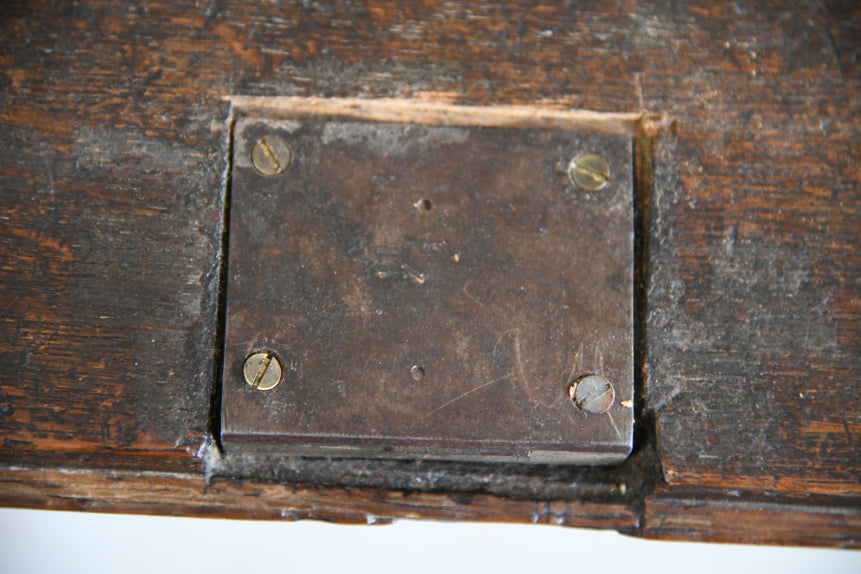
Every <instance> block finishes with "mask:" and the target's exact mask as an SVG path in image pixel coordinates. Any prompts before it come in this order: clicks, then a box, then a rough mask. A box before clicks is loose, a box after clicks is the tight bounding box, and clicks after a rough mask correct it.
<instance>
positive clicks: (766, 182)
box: [0, 1, 861, 545]
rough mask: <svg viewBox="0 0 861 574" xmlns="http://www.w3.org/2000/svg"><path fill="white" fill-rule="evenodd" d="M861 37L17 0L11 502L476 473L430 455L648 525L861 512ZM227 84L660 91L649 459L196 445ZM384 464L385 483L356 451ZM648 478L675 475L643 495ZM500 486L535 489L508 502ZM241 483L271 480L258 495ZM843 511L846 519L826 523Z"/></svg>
mask: <svg viewBox="0 0 861 574" xmlns="http://www.w3.org/2000/svg"><path fill="white" fill-rule="evenodd" d="M859 38H861V9H859V8H858V7H857V5H855V4H854V3H852V2H822V3H809V4H805V5H803V6H797V7H793V8H787V7H785V6H784V5H783V4H782V3H778V2H734V3H729V2H726V3H725V2H717V1H709V2H700V3H691V4H683V5H677V4H645V3H643V4H641V3H639V2H633V1H631V2H627V1H620V2H612V3H607V2H584V3H580V4H578V5H576V6H574V5H571V4H569V5H563V4H561V3H560V4H558V5H553V6H533V5H532V3H528V2H519V3H517V2H515V3H510V4H505V5H499V4H492V3H475V4H471V3H464V2H444V3H443V2H422V3H419V2H407V3H393V2H362V3H352V4H349V5H341V4H327V3H299V2H281V3H277V4H268V3H262V4H261V5H250V4H249V3H239V2H232V1H216V2H212V3H200V4H197V3H192V2H184V3H183V2H166V1H150V2H147V3H146V4H145V5H140V6H134V5H128V4H126V3H121V2H112V1H104V2H96V1H93V2H80V3H72V4H69V3H65V2H7V3H6V4H5V5H4V8H3V11H2V14H0V130H2V131H0V133H2V136H0V137H2V142H3V146H2V148H0V201H2V208H0V437H2V442H0V461H1V462H2V465H3V468H4V476H5V477H6V479H5V481H4V482H3V483H2V484H3V486H2V487H0V492H2V497H3V498H2V500H3V502H4V503H5V504H25V505H51V504H54V503H53V502H50V498H48V495H47V493H48V492H50V491H51V489H58V492H65V491H68V492H71V493H73V497H83V498H86V496H84V495H85V494H86V493H85V492H83V491H78V490H76V489H77V487H76V486H75V484H76V481H78V480H79V479H80V477H78V476H77V475H75V474H74V473H73V474H70V472H71V471H72V470H74V472H90V471H87V468H96V467H97V468H99V469H101V470H100V472H105V473H108V474H110V473H111V472H116V473H120V474H122V475H123V476H124V477H127V478H124V479H123V480H130V481H132V482H136V483H137V484H138V485H139V487H140V490H137V489H130V490H129V493H130V495H129V496H128V497H124V498H116V497H113V495H112V494H111V492H112V491H111V490H109V489H107V488H102V487H98V488H97V487H96V486H93V489H92V492H91V494H92V497H91V500H92V501H93V502H92V503H91V504H92V507H93V508H97V509H106V508H107V507H108V506H110V505H108V501H112V502H111V504H112V506H110V508H111V509H114V510H128V511H138V512H143V511H149V509H153V510H151V511H154V512H165V513H174V512H175V513H197V512H201V513H205V512H209V513H211V514H220V515H243V512H247V513H253V512H259V513H260V516H264V515H265V516H269V515H271V513H270V511H269V510H263V509H264V507H266V506H267V504H268V505H269V507H270V508H272V509H274V508H287V509H289V508H294V507H295V508H297V509H301V508H303V507H302V505H301V503H300V501H299V500H298V499H297V498H290V497H287V498H278V496H280V495H275V494H272V493H271V492H270V491H267V490H265V489H263V490H256V489H259V488H263V487H259V486H254V485H256V484H257V483H256V482H254V480H252V479H251V478H246V480H242V481H238V482H232V481H228V482H226V483H224V484H229V485H231V486H230V488H231V489H233V491H232V492H233V493H234V495H235V497H234V498H233V499H232V501H231V502H230V503H228V504H227V505H226V506H224V505H219V504H218V503H215V502H214V503H213V504H212V505H211V506H208V503H207V502H206V501H207V500H209V499H208V498H207V497H208V496H209V494H210V493H211V492H212V491H211V490H210V489H205V490H204V489H203V487H202V485H203V484H204V483H203V480H204V477H205V476H206V475H207V473H208V474H209V475H210V476H211V475H212V474H215V475H218V474H219V473H225V474H230V473H233V477H232V478H235V477H236V476H241V475H244V474H253V475H254V476H257V477H258V478H265V477H267V476H268V477H270V478H272V479H278V480H290V481H292V483H294V484H297V483H302V484H326V485H330V487H331V488H342V487H349V486H350V484H351V481H354V482H356V483H359V484H360V485H362V486H363V487H364V488H369V489H372V488H376V489H377V490H368V491H358V492H361V493H362V494H356V493H353V494H352V495H351V496H354V497H355V498H356V499H357V500H358V499H361V498H363V497H364V498H366V499H368V500H371V499H373V498H374V497H375V496H378V495H379V493H380V492H385V493H387V494H386V496H392V497H397V496H400V495H399V494H398V492H397V491H399V490H403V489H404V488H405V486H404V485H406V484H407V483H408V480H407V479H406V477H409V476H411V477H413V478H414V479H415V478H418V479H428V480H430V479H431V478H433V477H438V476H439V475H440V473H442V475H446V476H453V477H467V476H468V477H469V480H466V479H464V480H463V481H460V482H459V481H458V480H451V481H448V482H446V481H443V483H444V486H441V487H440V488H443V489H445V492H443V493H441V494H436V495H434V496H435V497H434V496H430V494H429V495H428V496H429V497H430V498H429V499H428V502H427V504H425V505H422V506H421V508H420V509H418V510H414V511H413V512H415V514H419V515H422V516H427V517H445V516H449V517H455V518H457V519H467V518H475V519H481V518H482V517H483V516H490V517H492V519H494V520H519V519H524V518H525V517H528V516H529V512H531V511H524V510H523V509H526V508H530V509H531V508H532V506H530V505H531V504H535V502H534V501H535V500H539V501H540V500H545V501H546V500H551V499H552V500H557V499H566V500H582V499H585V500H587V501H589V504H598V505H600V504H606V505H607V506H605V508H606V512H607V515H608V516H614V517H616V518H612V519H608V522H607V523H606V524H607V525H610V526H613V527H619V525H620V524H624V525H625V526H624V527H625V528H629V527H630V524H631V522H630V513H631V512H632V511H633V512H634V513H635V515H636V516H637V520H638V526H636V528H635V529H634V530H633V531H634V532H637V533H640V534H646V535H649V536H660V537H665V536H670V537H681V538H703V539H716V540H729V539H732V540H742V539H743V540H758V541H764V542H768V541H780V542H793V541H796V542H805V543H807V542H810V541H812V542H813V543H816V544H836V545H841V544H845V543H846V540H847V539H851V540H857V538H858V536H859V534H858V532H859V528H858V523H857V516H858V508H857V500H858V495H859V491H861V477H859V472H858V462H859V456H858V451H857V446H856V445H857V443H858V440H859V437H861V432H859V431H861V401H859V399H858V396H859V394H858V390H859V374H858V373H859V372H861V364H859V361H861V344H859V340H861V338H859V332H861V328H859V327H861V325H859V317H861V298H859V288H858V286H859V281H861V277H859V269H861V255H859V249H858V246H859V244H861V241H859V239H861V221H859V211H858V205H859V199H861V198H859V195H861V191H859V189H861V185H859V183H861V170H859V169H858V165H859V149H861V145H859V143H861V137H859V130H861V117H859V116H861V99H859V93H861V90H859V87H861V77H859V76H861V58H860V57H859V51H861V43H859ZM235 96H242V97H247V96H303V97H308V96H314V97H320V98H329V97H352V98H364V99H368V98H381V97H387V98H400V99H404V98H413V99H415V98H419V99H422V100H424V101H428V102H432V103H458V104H466V105H486V104H494V105H526V106H530V105H536V104H541V105H543V106H546V105H554V106H561V107H563V108H567V109H580V110H591V111H598V112H607V113H613V114H623V115H624V114H640V113H642V112H644V111H648V112H650V113H653V114H662V115H664V117H666V118H667V121H668V122H671V124H672V126H673V127H672V129H671V130H665V131H664V132H662V133H661V134H660V135H659V137H658V138H657V139H654V140H653V139H651V137H647V135H648V134H644V135H643V136H642V137H641V139H640V141H639V142H638V150H640V153H641V155H640V166H639V169H638V175H639V183H640V186H639V188H638V194H639V196H640V214H639V215H640V217H641V218H642V219H641V221H642V224H641V227H640V232H641V233H640V240H641V256H642V257H641V259H642V265H641V267H640V270H639V272H640V274H641V278H642V284H641V291H640V299H639V301H638V308H639V309H640V322H639V324H638V332H637V337H638V344H639V345H640V348H639V350H638V353H639V354H638V357H639V361H640V364H641V367H642V376H641V378H640V380H638V389H639V390H640V393H639V398H638V401H637V408H638V415H639V420H640V428H639V429H638V439H637V440H638V441H639V442H638V445H637V448H636V450H635V456H634V458H633V459H632V461H630V462H629V463H626V464H625V465H623V466H622V467H619V468H614V469H611V468H597V469H593V470H589V471H584V470H582V469H564V468H539V467H535V468H527V469H521V468H513V467H509V466H492V465H490V466H487V467H477V468H468V469H464V468H462V467H459V466H457V465H451V466H449V467H433V468H432V471H431V470H428V469H425V468H412V469H408V468H400V469H399V470H398V471H397V472H394V471H393V472H392V474H391V475H388V474H385V472H383V473H381V474H378V475H374V473H373V471H372V470H369V469H367V468H365V469H364V471H362V472H364V473H365V474H362V472H360V471H359V469H358V467H356V466H351V464H354V463H348V462H342V463H338V464H335V465H329V466H326V465H325V464H324V463H322V462H319V461H316V462H315V461H298V462H297V463H296V464H297V466H296V467H294V468H293V469H290V468H281V469H280V470H279V469H277V468H276V469H274V470H270V471H268V474H267V470H266V467H265V465H262V464H260V462H261V461H241V462H242V463H241V464H240V463H239V462H237V461H224V460H219V458H218V456H217V451H214V450H213V449H211V448H209V447H207V445H208V444H209V442H208V440H209V438H208V437H210V433H211V432H212V430H213V429H212V427H211V425H210V421H211V414H212V411H211V404H212V395H213V394H214V393H215V392H216V384H215V382H216V379H217V373H216V371H215V369H214V367H213V365H215V364H216V360H215V359H216V357H215V354H216V351H217V347H218V341H217V329H216V325H217V322H218V309H219V296H220V286H221V279H222V273H223V268H222V257H223V256H224V252H223V250H222V246H223V236H222V233H223V223H224V222H223V217H224V213H225V207H226V204H225V199H226V197H227V185H226V184H227V182H226V173H227V172H226V167H227V165H226V158H227V157H228V156H229V149H228V137H227V128H228V118H229V116H230V106H229V104H228V103H227V100H226V99H225V98H227V99H229V98H230V97H235ZM625 117H627V116H625ZM649 158H653V161H648V160H649ZM213 453H215V454H213ZM198 456H199V457H202V459H201V458H197V457H198ZM264 462H265V461H264ZM355 464H358V463H355ZM40 469H45V470H40ZM345 469H347V470H345ZM349 469H352V470H349ZM354 471H355V472H354ZM162 472H170V473H178V474H177V475H176V476H178V477H179V478H167V477H165V475H162V474H158V473H162ZM369 472H370V473H371V475H373V476H374V480H373V481H366V482H362V481H361V480H360V479H359V478H357V477H361V476H368V475H367V473H369ZM123 473H125V474H123ZM148 473H149V474H148ZM152 473H156V474H152ZM100 476H101V475H100ZM170 476H171V477H173V476H174V475H170ZM135 477H137V478H135ZM389 477H391V478H389ZM394 477H397V478H394ZM545 479H546V480H545ZM88 480H89V479H88ZM172 480H180V481H181V482H182V483H183V484H184V485H190V486H187V487H186V486H183V487H182V488H179V491H180V492H183V493H185V495H188V496H190V493H191V492H195V493H196V496H197V497H198V500H197V501H196V502H195V503H194V504H191V505H189V504H186V503H185V502H184V501H182V500H179V499H178V498H173V497H172V496H169V495H168V494H166V492H169V491H170V490H171V488H173V487H171V486H170V485H169V484H168V485H167V486H166V488H167V490H166V491H164V492H165V494H159V492H161V491H159V490H158V485H159V484H167V483H169V482H170V481H172ZM85 482H86V481H85ZM369 482H373V483H374V484H375V485H376V486H372V485H371V484H369ZM431 482H432V483H433V481H431ZM661 482H666V485H665V487H664V488H666V489H667V490H665V491H662V492H663V494H662V496H663V498H660V499H654V498H649V495H650V492H651V491H652V490H653V489H654V487H655V485H656V484H659V483H661ZM218 484H220V483H218ZM415 484H418V483H415ZM434 484H440V483H439V482H436V483H434ZM545 484H551V485H553V486H552V488H549V487H548V488H549V490H544V488H545V487H544V486H543V485H545ZM620 484H624V485H626V487H625V492H626V493H625V494H624V495H621V494H620V488H619V485H620ZM27 485H29V486H27ZM482 485H485V486H482ZM487 485H492V486H487ZM221 488H226V486H222V487H221ZM278 488H285V489H289V488H292V487H287V486H284V487H278ZM700 488H706V489H708V492H709V495H708V496H709V497H711V498H710V500H712V499H714V500H719V499H720V498H721V497H722V496H726V497H729V496H730V494H731V493H733V492H735V491H738V492H741V493H742V496H743V498H746V499H750V500H751V501H754V502H751V504H752V505H753V506H747V507H745V508H746V509H748V510H745V511H744V512H736V511H735V510H732V511H725V507H721V506H720V504H717V503H716V504H717V506H715V508H718V507H720V508H724V510H721V511H719V512H718V511H712V510H703V511H700V510H696V513H701V512H704V513H706V514H707V515H708V516H707V519H706V518H705V517H704V518H703V519H702V520H694V519H688V518H686V517H688V516H690V514H689V513H691V512H693V511H692V508H701V507H700V506H697V504H699V502H698V501H699V500H700V499H701V497H702V496H705V495H703V494H702V491H700V490H697V489H700ZM614 489H615V490H614ZM673 489H677V490H675V491H674V490H673ZM144 491H148V492H149V494H144V493H143V492H144ZM550 491H552V492H553V493H554V494H553V496H550V494H551V493H550ZM242 492H249V493H253V492H257V493H258V494H259V496H255V495H253V494H252V495H251V496H248V497H243V496H242V494H241V493H242ZM321 492H329V491H326V490H325V489H324V490H322V491H321ZM333 492H334V491H333ZM674 492H675V493H678V494H674ZM446 493H450V494H451V495H452V496H455V494H456V500H460V499H458V498H457V496H460V495H465V494H471V495H477V496H482V497H487V498H482V499H481V500H482V501H483V503H482V504H486V505H487V508H490V507H494V508H496V510H479V509H478V507H477V506H470V505H467V504H461V503H456V504H459V505H460V506H458V507H457V511H456V512H455V511H452V512H451V513H450V514H444V513H443V511H442V510H440V508H442V507H443V506H444V505H446V504H449V503H448V502H445V500H446V498H445V497H446V496H448V494H446ZM721 493H723V494H721ZM766 495H767V496H769V497H770V498H769V500H770V501H771V504H772V505H773V506H770V507H769V508H772V509H774V508H778V510H776V511H775V512H777V513H778V514H779V515H780V516H784V517H791V519H790V518H787V519H786V520H785V521H784V522H782V524H785V525H786V526H785V529H784V530H783V531H782V533H780V534H779V535H775V536H774V537H769V536H765V535H762V536H759V535H757V533H756V532H753V531H752V529H751V528H749V527H748V525H747V524H746V521H748V520H749V519H750V517H751V516H755V515H756V512H758V511H757V510H756V508H757V507H756V506H755V501H756V500H759V499H758V498H757V497H760V496H766ZM159 496H162V497H163V498H162V502H161V503H159V502H158V498H159ZM231 496H233V495H231ZM511 496H514V497H516V498H518V499H519V500H521V502H519V503H518V504H515V505H514V506H511V505H510V503H509V502H508V498H509V497H511ZM620 496H621V499H620V498H619V497H620ZM799 496H802V497H803V496H815V497H823V498H822V500H823V501H825V502H822V505H824V506H821V508H820V510H806V507H803V505H802V507H800V506H798V505H797V504H796V499H797V497H799ZM530 498H531V499H532V502H529V500H530ZM75 499H76V500H77V498H75ZM212 500H215V498H214V497H213V499H212ZM251 500H253V501H254V505H253V506H254V507H255V508H259V509H260V510H255V511H253V512H252V511H250V510H246V511H243V510H242V507H243V504H245V505H250V504H251V503H250V502H249V501H251ZM333 500H334V502H332V505H333V506H332V509H333V510H331V512H330V511H327V512H330V514H327V516H334V517H335V518H338V517H341V515H339V514H338V511H337V508H347V507H348V506H349V505H350V504H352V503H351V502H348V501H346V499H344V498H338V497H337V496H335V497H334V498H333ZM70 504H73V503H70ZM74 504H77V503H74ZM74 504H73V505H74ZM195 505H196V506H195ZM258 505H259V506H258ZM710 505H711V503H708V504H706V505H705V507H702V508H709V509H711V508H713V505H712V506H710ZM77 507H79V508H86V507H87V505H86V504H81V505H80V506H77ZM192 507H194V508H196V509H197V510H193V509H192ZM228 508H229V509H228ZM514 508H516V510H512V509H514ZM374 509H375V510H374V511H375V512H376V511H378V510H379V508H378V507H374ZM823 509H824V510H823ZM769 512H770V511H769ZM835 513H836V514H835ZM288 514H289V510H288ZM300 514H301V513H300ZM359 514H361V513H359ZM359 514H354V513H352V511H344V513H343V516H344V517H346V516H348V515H349V516H354V515H355V516H358V515H359ZM380 514H386V513H385V512H380ZM392 514H393V515H394V514H396V513H394V512H393V513H392ZM587 514H588V513H587ZM766 515H768V514H764V515H763V516H766ZM820 515H821V516H825V517H826V518H824V519H823V520H824V521H825V522H823V521H820V520H819V519H818V518H817V519H816V520H817V521H816V522H815V524H816V526H815V529H816V530H817V534H816V535H815V536H812V535H810V534H809V533H805V532H804V530H805V522H804V520H803V519H802V518H803V517H805V516H820ZM829 516H839V517H842V518H840V519H839V520H841V521H843V522H842V523H841V524H843V526H840V527H839V528H831V527H829V526H826V525H825V524H826V523H827V522H828V521H829V520H831V519H830V518H827V517H829ZM655 517H661V519H664V524H665V527H664V528H662V529H659V530H658V531H655V530H650V528H652V526H649V524H655V522H653V521H652V518H655ZM590 520H592V519H591V518H585V519H584V520H583V521H580V520H579V518H577V519H574V518H572V519H571V520H567V519H566V523H569V524H588V523H589V521H590ZM614 520H618V521H621V522H618V523H617V522H613V521H614ZM781 520H782V519H781ZM527 521H528V520H527ZM671 523H676V524H679V525H680V526H679V527H678V528H667V527H666V525H667V524H671ZM644 528H645V530H643V529H644ZM781 528H783V527H781Z"/></svg>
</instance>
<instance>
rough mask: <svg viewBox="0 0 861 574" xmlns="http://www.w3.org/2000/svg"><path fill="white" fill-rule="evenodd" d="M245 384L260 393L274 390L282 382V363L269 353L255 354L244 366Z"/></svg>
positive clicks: (246, 360)
mask: <svg viewBox="0 0 861 574" xmlns="http://www.w3.org/2000/svg"><path fill="white" fill-rule="evenodd" d="M242 374H243V376H244V377H245V382H246V383H248V384H249V385H251V386H252V387H254V388H255V389H257V390H258V391H268V390H270V389H274V388H275V387H277V386H278V383H280V382H281V362H280V361H279V360H278V357H276V356H275V355H273V354H272V353H270V352H268V351H264V352H260V353H254V354H253V355H250V356H249V357H248V358H247V359H245V364H244V365H243V366H242Z"/></svg>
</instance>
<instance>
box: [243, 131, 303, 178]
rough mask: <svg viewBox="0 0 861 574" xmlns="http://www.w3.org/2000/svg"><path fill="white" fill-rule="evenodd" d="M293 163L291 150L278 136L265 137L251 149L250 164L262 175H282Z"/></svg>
mask: <svg viewBox="0 0 861 574" xmlns="http://www.w3.org/2000/svg"><path fill="white" fill-rule="evenodd" d="M292 162H293V150H291V149H290V146H289V145H287V142H285V141H284V140H283V139H281V138H280V137H278V136H271V135H270V136H265V137H263V138H261V139H260V141H258V142H257V143H256V144H254V147H253V148H251V163H252V164H254V167H255V168H256V169H257V171H259V172H260V173H262V174H263V175H278V174H279V173H284V170H286V169H287V168H288V167H290V164H291V163H292Z"/></svg>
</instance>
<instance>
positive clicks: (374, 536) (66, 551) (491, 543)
mask: <svg viewBox="0 0 861 574" xmlns="http://www.w3.org/2000/svg"><path fill="white" fill-rule="evenodd" d="M0 572H2V573H3V574H18V573H23V572H28V573H29V572H47V573H51V574H54V573H66V572H71V573H76V572H86V573H88V574H90V573H93V574H95V573H108V572H110V573H117V574H134V573H137V572H141V573H144V572H145V573H147V574H164V573H166V572H181V573H183V574H192V573H197V572H205V573H206V574H218V573H221V572H225V573H227V572H229V573H232V574H233V573H238V574H262V573H268V572H300V573H302V574H310V573H314V572H345V573H349V574H353V573H360V572H373V573H375V574H380V573H385V572H408V573H421V572H433V573H435V574H450V573H452V572H494V573H504V572H517V573H523V574H541V573H544V572H600V573H601V574H610V573H612V572H625V573H627V574H643V573H648V572H660V573H661V574H671V573H673V572H685V573H694V574H706V573H709V572H732V573H733V574H735V573H742V572H780V573H781V574H790V573H794V572H813V573H816V574H825V573H832V572H835V573H841V572H846V573H851V574H861V552H857V551H849V550H823V549H807V548H780V547H758V546H737V545H722V544H692V543H683V542H656V541H643V540H638V539H634V538H629V537H625V536H622V535H620V534H617V533H615V532H606V531H605V532H601V531H591V530H580V529H572V528H562V527H554V526H532V525H503V524H463V523H457V524H447V523H440V522H415V521H400V522H397V523H395V524H394V525H388V526H342V525H332V524H323V523H319V522H296V523H292V522H250V521H233V520H201V519H194V518H168V517H151V516H124V515H111V514H94V513H70V512H49V511H35V510H17V509H0Z"/></svg>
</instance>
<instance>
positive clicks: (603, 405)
mask: <svg viewBox="0 0 861 574" xmlns="http://www.w3.org/2000/svg"><path fill="white" fill-rule="evenodd" d="M568 394H569V395H570V396H571V400H572V401H574V404H575V405H577V408H579V409H580V410H583V411H586V412H587V413H595V414H601V413H605V412H607V411H608V410H609V409H610V407H612V406H613V401H615V400H616V391H615V390H613V385H611V384H610V381H608V380H607V379H605V378H604V377H602V376H601V375H586V376H584V377H580V378H579V379H577V380H576V381H574V384H572V385H571V388H570V389H568Z"/></svg>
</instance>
